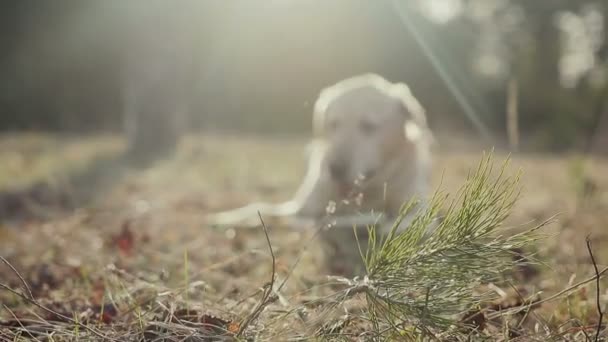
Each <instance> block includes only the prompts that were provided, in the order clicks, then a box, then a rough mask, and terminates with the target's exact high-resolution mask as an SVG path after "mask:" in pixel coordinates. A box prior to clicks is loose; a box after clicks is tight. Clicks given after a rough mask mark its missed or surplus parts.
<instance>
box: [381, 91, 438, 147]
mask: <svg viewBox="0 0 608 342" xmlns="http://www.w3.org/2000/svg"><path fill="white" fill-rule="evenodd" d="M388 93H389V95H390V96H392V97H393V98H395V99H397V100H398V106H399V107H400V108H399V110H400V111H401V112H402V113H403V115H405V123H404V126H403V132H404V134H405V137H406V138H407V139H408V141H411V142H419V141H421V140H423V139H424V140H426V141H427V143H429V144H433V143H434V142H435V139H434V138H433V134H432V133H431V131H430V129H429V128H428V125H427V121H426V114H425V112H424V108H423V107H422V105H421V104H420V102H418V100H417V99H416V98H415V97H414V95H413V94H412V92H411V91H410V88H409V87H408V86H407V85H405V84H404V83H395V84H393V85H392V86H391V87H390V88H389V90H388Z"/></svg>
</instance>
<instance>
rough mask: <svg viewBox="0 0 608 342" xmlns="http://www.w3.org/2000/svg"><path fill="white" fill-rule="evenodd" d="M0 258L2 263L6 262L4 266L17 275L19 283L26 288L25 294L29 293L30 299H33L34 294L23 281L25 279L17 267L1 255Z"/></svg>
mask: <svg viewBox="0 0 608 342" xmlns="http://www.w3.org/2000/svg"><path fill="white" fill-rule="evenodd" d="M0 260H2V262H3V263H5V264H6V266H8V267H9V268H10V269H11V270H13V273H15V274H16V275H17V277H19V280H21V283H22V284H23V287H25V289H26V290H27V294H28V295H30V298H31V299H34V295H33V294H32V290H31V289H30V287H29V286H28V285H27V282H26V281H25V279H24V278H23V277H22V276H21V274H20V273H19V272H18V271H17V269H16V268H15V267H13V265H11V263H10V262H8V260H6V259H5V258H4V257H3V256H1V255H0Z"/></svg>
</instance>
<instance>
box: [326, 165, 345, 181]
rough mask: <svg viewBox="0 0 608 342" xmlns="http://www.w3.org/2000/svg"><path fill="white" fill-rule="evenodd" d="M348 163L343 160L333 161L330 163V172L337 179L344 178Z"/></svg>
mask: <svg viewBox="0 0 608 342" xmlns="http://www.w3.org/2000/svg"><path fill="white" fill-rule="evenodd" d="M346 171H347V167H346V163H344V162H341V161H332V162H330V163H329V173H330V174H331V177H332V178H333V179H336V180H343V179H344V178H345V177H346Z"/></svg>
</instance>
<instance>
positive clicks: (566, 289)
mask: <svg viewBox="0 0 608 342" xmlns="http://www.w3.org/2000/svg"><path fill="white" fill-rule="evenodd" d="M606 272H608V267H606V268H604V269H603V270H601V271H600V272H599V273H598V274H596V275H594V276H593V277H590V278H587V279H585V280H582V281H580V282H578V283H576V284H574V285H572V286H569V287H567V288H565V289H563V290H561V291H559V292H558V293H556V294H554V295H552V296H549V297H547V298H545V299H542V300H539V301H537V302H535V303H534V304H535V305H541V304H544V303H546V302H550V301H552V300H554V299H556V298H559V297H561V296H563V295H564V294H566V293H569V292H572V291H574V290H576V289H578V288H579V287H581V286H583V285H585V284H588V283H590V282H592V281H594V280H596V278H601V277H602V276H603V275H604V273H606ZM524 309H525V308H521V307H518V308H514V309H513V310H506V311H505V310H503V311H500V312H497V313H495V314H492V315H488V319H489V320H491V319H494V318H497V317H500V316H501V315H503V314H505V313H507V312H508V313H517V312H520V311H522V310H524Z"/></svg>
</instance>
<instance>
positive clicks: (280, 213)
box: [206, 201, 300, 226]
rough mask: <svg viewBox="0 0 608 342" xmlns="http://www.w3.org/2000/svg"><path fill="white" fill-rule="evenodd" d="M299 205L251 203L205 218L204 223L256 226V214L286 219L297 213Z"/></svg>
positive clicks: (257, 219)
mask: <svg viewBox="0 0 608 342" xmlns="http://www.w3.org/2000/svg"><path fill="white" fill-rule="evenodd" d="M299 207H300V205H299V204H298V203H297V202H296V201H287V202H284V203H278V204H272V203H263V202H260V203H252V204H249V205H246V206H244V207H241V208H238V209H233V210H228V211H223V212H220V213H215V214H211V215H209V216H207V218H206V222H207V224H210V225H215V226H229V225H243V226H258V225H259V223H260V221H259V217H258V213H260V214H261V215H262V216H263V217H268V216H269V217H286V216H293V215H295V214H296V213H297V211H298V209H299Z"/></svg>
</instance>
